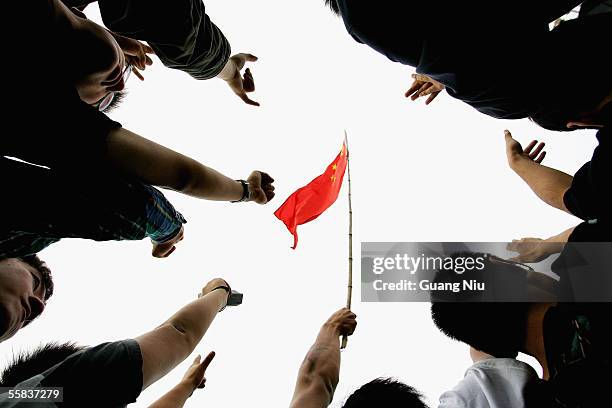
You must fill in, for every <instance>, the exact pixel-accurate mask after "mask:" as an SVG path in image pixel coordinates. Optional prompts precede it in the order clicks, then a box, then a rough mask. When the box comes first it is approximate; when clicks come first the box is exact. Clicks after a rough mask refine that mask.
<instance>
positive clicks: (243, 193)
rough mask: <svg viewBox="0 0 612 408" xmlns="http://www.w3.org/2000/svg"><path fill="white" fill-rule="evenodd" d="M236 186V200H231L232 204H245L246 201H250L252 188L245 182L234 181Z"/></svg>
mask: <svg viewBox="0 0 612 408" xmlns="http://www.w3.org/2000/svg"><path fill="white" fill-rule="evenodd" d="M236 186H237V190H236V195H235V196H236V197H237V198H236V199H234V200H231V202H232V203H242V202H246V201H251V197H252V196H253V193H252V188H253V187H252V186H251V184H250V183H249V182H247V181H245V180H236Z"/></svg>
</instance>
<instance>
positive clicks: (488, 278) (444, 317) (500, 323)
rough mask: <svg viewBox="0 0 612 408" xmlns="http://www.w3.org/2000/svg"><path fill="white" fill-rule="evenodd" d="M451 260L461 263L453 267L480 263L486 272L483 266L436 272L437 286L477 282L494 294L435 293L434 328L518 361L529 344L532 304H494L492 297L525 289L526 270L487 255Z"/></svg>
mask: <svg viewBox="0 0 612 408" xmlns="http://www.w3.org/2000/svg"><path fill="white" fill-rule="evenodd" d="M450 258H452V259H455V260H457V261H455V262H453V265H464V263H462V262H459V261H458V260H459V259H464V260H465V259H467V258H471V259H475V260H476V259H479V260H480V261H479V265H480V264H481V265H482V268H480V266H479V268H475V269H473V270H470V271H467V270H464V269H462V270H461V271H459V272H458V271H455V270H454V269H441V270H438V271H437V272H436V276H435V278H434V282H436V283H437V282H440V283H454V282H463V281H470V280H472V279H475V280H477V281H485V282H486V288H487V290H492V293H491V294H490V295H485V296H483V297H480V296H476V297H474V295H473V294H472V293H471V292H469V291H459V292H457V293H454V292H451V293H445V292H432V293H431V302H432V304H431V317H432V319H433V322H434V324H435V325H436V327H438V329H439V330H440V331H441V332H442V333H444V334H445V335H446V336H448V337H450V338H451V339H454V340H458V341H461V342H463V343H466V344H468V345H470V346H472V347H473V348H475V349H477V350H480V351H483V352H486V353H488V354H491V355H493V356H495V357H515V356H516V355H517V353H518V352H519V351H521V350H522V348H523V344H524V341H525V331H526V324H527V322H526V319H527V313H528V309H529V306H530V303H525V302H492V301H491V300H492V299H491V298H489V297H488V296H495V298H494V299H497V296H502V297H503V298H505V297H506V296H508V297H510V295H509V294H507V293H504V289H505V288H511V287H512V288H521V287H525V285H526V271H525V269H524V268H523V267H522V266H521V265H520V264H517V263H514V262H512V261H506V260H503V259H501V258H498V257H495V256H490V255H488V254H483V253H474V252H458V253H454V254H452V255H451V256H450ZM496 289H500V290H497V291H496ZM519 296H522V294H520V295H519ZM494 299H493V300H494ZM483 300H488V301H483Z"/></svg>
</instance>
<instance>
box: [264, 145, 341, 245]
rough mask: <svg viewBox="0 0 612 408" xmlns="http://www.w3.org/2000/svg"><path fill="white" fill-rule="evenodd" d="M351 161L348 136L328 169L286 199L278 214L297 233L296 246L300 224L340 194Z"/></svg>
mask: <svg viewBox="0 0 612 408" xmlns="http://www.w3.org/2000/svg"><path fill="white" fill-rule="evenodd" d="M347 163H348V149H347V147H346V139H345V141H344V143H343V144H342V149H341V150H340V153H338V156H336V158H335V159H334V161H333V162H332V163H331V164H330V165H329V166H327V169H326V170H325V173H323V174H321V175H320V176H319V177H317V178H315V179H314V180H312V181H311V182H310V183H308V184H307V185H305V186H304V187H302V188H300V189H298V190H297V191H295V192H294V193H293V194H291V195H290V196H289V198H287V200H285V202H284V203H283V205H281V206H280V207H279V208H278V210H276V211H275V212H274V215H276V217H277V218H278V219H279V220H281V221H282V222H284V223H285V225H286V226H287V229H288V230H289V232H290V233H291V234H293V247H292V249H295V247H296V246H297V242H298V234H297V226H298V225H302V224H306V223H307V222H310V221H312V220H314V219H315V218H317V217H318V216H319V215H321V214H323V212H324V211H325V210H327V209H328V208H329V207H330V206H331V205H332V204H333V203H334V202H335V201H336V199H337V198H338V194H339V193H340V187H342V179H343V178H344V171H345V170H346V166H347Z"/></svg>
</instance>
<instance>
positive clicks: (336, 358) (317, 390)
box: [291, 308, 357, 408]
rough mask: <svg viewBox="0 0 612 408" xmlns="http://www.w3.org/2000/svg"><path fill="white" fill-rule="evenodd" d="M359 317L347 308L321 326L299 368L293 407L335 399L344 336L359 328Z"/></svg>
mask: <svg viewBox="0 0 612 408" xmlns="http://www.w3.org/2000/svg"><path fill="white" fill-rule="evenodd" d="M355 318H356V316H355V314H353V313H352V312H351V311H350V310H348V309H346V308H343V309H340V310H339V311H337V312H336V313H334V314H333V315H332V316H331V317H330V318H329V319H328V320H327V322H325V324H324V325H323V326H322V327H321V330H320V331H319V335H318V336H317V340H316V341H315V343H314V344H313V345H312V347H311V348H310V350H309V351H308V354H306V357H305V358H304V361H303V362H302V365H301V367H300V370H299V372H298V379H297V382H296V385H295V391H294V393H293V399H292V401H291V408H323V407H327V406H328V405H329V404H330V403H331V402H332V399H333V398H334V392H335V390H336V386H337V385H338V381H339V377H340V336H342V335H344V334H348V335H350V334H352V333H353V332H354V331H355V327H356V325H357V322H356V321H355Z"/></svg>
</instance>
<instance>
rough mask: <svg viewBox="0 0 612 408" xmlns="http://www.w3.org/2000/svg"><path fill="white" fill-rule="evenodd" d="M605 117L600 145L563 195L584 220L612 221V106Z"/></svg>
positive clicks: (570, 206) (568, 204)
mask: <svg viewBox="0 0 612 408" xmlns="http://www.w3.org/2000/svg"><path fill="white" fill-rule="evenodd" d="M602 116H603V118H604V120H605V122H604V123H605V127H604V128H603V129H601V130H599V131H598V132H597V140H598V141H599V145H598V146H597V147H596V148H595V150H594V151H593V157H592V158H591V160H590V161H589V162H587V163H586V164H584V165H583V166H582V167H581V168H580V169H579V170H578V171H577V172H576V174H575V175H574V179H573V180H572V185H571V187H570V188H569V189H568V190H567V191H566V192H565V194H564V196H563V202H564V203H565V206H566V207H567V209H568V210H569V211H570V212H571V213H572V214H574V215H575V216H577V217H579V218H581V219H583V220H596V219H599V218H610V219H612V178H611V177H612V103H609V104H608V105H607V106H606V108H605V109H604V110H603V112H602Z"/></svg>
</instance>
